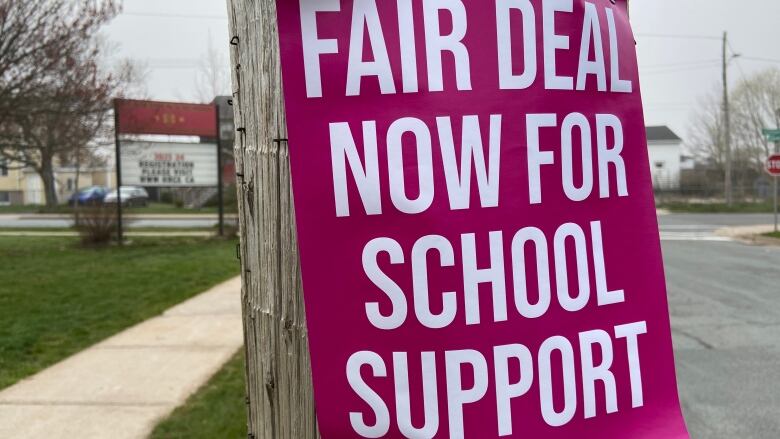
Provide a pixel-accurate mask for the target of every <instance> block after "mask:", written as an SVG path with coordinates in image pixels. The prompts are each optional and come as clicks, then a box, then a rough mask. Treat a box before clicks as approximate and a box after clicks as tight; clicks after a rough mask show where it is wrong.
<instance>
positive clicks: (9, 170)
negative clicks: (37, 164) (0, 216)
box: [0, 161, 24, 206]
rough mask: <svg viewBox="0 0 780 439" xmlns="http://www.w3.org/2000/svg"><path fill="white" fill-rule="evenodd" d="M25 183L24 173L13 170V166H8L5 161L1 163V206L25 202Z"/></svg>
mask: <svg viewBox="0 0 780 439" xmlns="http://www.w3.org/2000/svg"><path fill="white" fill-rule="evenodd" d="M23 182H24V176H23V175H22V171H20V170H18V169H13V164H10V163H9V164H8V165H7V166H6V164H5V162H4V161H0V206H7V205H17V204H22V203H23V202H24V195H23Z"/></svg>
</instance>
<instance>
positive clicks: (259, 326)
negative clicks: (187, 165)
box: [228, 0, 319, 439]
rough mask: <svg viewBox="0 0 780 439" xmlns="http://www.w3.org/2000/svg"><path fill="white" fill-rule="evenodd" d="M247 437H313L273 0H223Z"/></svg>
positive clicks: (308, 364)
mask: <svg viewBox="0 0 780 439" xmlns="http://www.w3.org/2000/svg"><path fill="white" fill-rule="evenodd" d="M228 18H229V20H230V35H231V41H230V49H231V54H230V57H231V61H232V64H233V78H232V79H233V111H234V113H235V121H236V128H237V130H238V132H237V133H236V142H235V159H236V172H237V174H238V175H237V186H238V199H239V202H238V205H239V216H240V224H241V231H240V235H241V252H240V254H241V265H242V302H243V315H244V340H245V345H246V359H247V369H246V375H247V395H248V396H247V405H248V409H249V413H248V415H249V418H248V427H249V437H250V438H254V439H316V438H318V437H319V433H318V431H317V423H316V418H315V414H314V401H313V395H312V384H311V366H310V362H309V348H308V341H307V333H306V322H305V314H304V306H303V291H302V287H301V280H300V269H299V265H298V246H297V237H296V232H295V217H294V213H293V212H294V211H293V202H292V192H291V188H290V167H289V166H290V165H289V161H288V149H287V127H286V122H285V115H284V106H283V98H282V81H281V72H280V61H279V35H278V31H277V27H276V0H228Z"/></svg>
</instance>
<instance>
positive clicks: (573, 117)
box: [330, 113, 628, 217]
mask: <svg viewBox="0 0 780 439" xmlns="http://www.w3.org/2000/svg"><path fill="white" fill-rule="evenodd" d="M489 119H490V120H489V124H490V129H489V136H488V139H483V138H482V134H481V131H480V123H481V122H480V119H479V117H478V116H464V117H463V125H462V133H461V139H460V151H459V155H460V166H459V165H458V160H457V158H456V157H457V155H458V154H456V141H455V136H454V133H453V129H452V121H451V118H450V117H437V118H436V132H437V133H438V142H439V145H440V147H441V158H442V165H443V167H444V169H443V171H444V175H445V177H446V178H445V180H446V186H447V187H446V190H447V195H448V198H449V206H450V209H451V210H461V209H468V208H470V207H471V192H472V191H471V182H472V179H474V177H476V181H477V184H478V189H479V198H480V200H479V201H480V205H481V206H482V207H483V208H488V207H497V206H498V202H499V200H498V198H499V197H498V193H499V192H498V190H499V178H500V168H501V150H502V149H503V145H502V129H501V128H502V117H501V116H500V115H491V116H490V118H489ZM592 119H595V120H591V119H589V118H588V117H586V116H585V115H583V114H580V113H571V114H569V115H567V116H565V117H564V118H563V120H562V121H561V122H560V125H559V122H558V120H559V117H558V115H556V114H528V115H527V116H526V121H525V122H526V132H527V139H526V148H520V149H521V150H527V152H528V194H529V197H530V203H531V204H539V203H541V202H542V183H541V181H542V176H541V174H542V171H543V169H544V168H545V167H547V166H549V165H553V164H554V163H555V156H556V154H555V152H559V155H560V158H559V160H560V161H561V166H560V167H557V168H559V169H560V171H559V172H560V173H561V182H562V185H563V190H564V192H565V194H566V196H567V197H568V198H569V199H570V200H572V201H584V200H586V199H587V198H588V197H590V195H591V194H592V193H593V192H594V191H595V186H596V181H595V176H594V171H593V169H594V162H595V167H596V169H597V170H598V171H597V172H598V195H599V197H600V198H609V197H610V195H611V192H610V173H611V172H613V173H614V177H615V180H616V184H617V193H618V195H619V196H621V197H625V196H628V187H627V184H626V167H625V163H624V161H623V157H622V156H621V153H622V152H623V143H624V140H623V126H622V124H621V122H620V119H618V118H617V117H616V116H614V115H611V114H597V115H595V117H594V118H592ZM362 125H363V127H362V128H363V133H362V134H363V145H362V148H361V149H360V150H362V155H363V158H361V154H360V153H359V152H358V151H359V149H358V146H357V142H356V141H355V136H354V134H353V132H352V127H351V126H350V125H349V123H347V122H337V123H331V124H330V146H331V163H332V171H333V185H334V194H335V203H336V215H337V216H339V217H346V216H350V213H351V210H350V203H349V195H348V189H347V188H348V185H347V183H348V178H347V177H348V176H347V169H349V170H350V174H351V177H352V181H353V182H354V184H355V186H357V190H358V193H359V194H360V199H361V201H362V204H363V209H364V210H365V212H366V214H368V215H380V214H382V197H381V188H382V185H381V183H380V172H379V163H380V159H379V141H378V133H377V127H376V122H375V121H365V122H363V124H362ZM593 125H595V131H596V142H595V145H594V144H593V140H592V135H591V134H592V132H593V130H594V127H593ZM550 129H557V130H558V132H559V136H558V137H557V138H556V139H555V141H554V142H553V143H552V144H550V145H542V143H541V141H540V136H541V133H542V132H543V131H546V130H550ZM431 131H432V130H431V128H429V127H428V125H427V124H426V123H425V122H424V121H422V120H420V119H417V118H412V117H405V118H401V119H398V120H396V121H395V122H393V123H392V124H391V125H390V127H389V128H388V130H387V133H386V137H385V139H386V140H385V142H384V145H383V148H382V150H383V152H384V151H386V153H387V157H386V163H387V167H388V178H389V181H388V182H387V190H389V192H390V199H391V201H392V203H393V206H394V207H395V208H396V209H398V211H400V212H403V213H407V214H419V213H422V212H425V211H426V210H428V208H430V207H431V205H432V204H433V201H434V194H435V187H436V184H435V179H434V168H433V139H432V136H431ZM610 134H611V137H610ZM406 137H411V138H413V139H414V147H415V153H416V157H415V158H416V160H415V162H416V167H414V166H411V165H407V164H406V163H405V162H404V156H405V155H406V154H405V153H404V145H403V142H402V139H404V138H406ZM575 139H576V140H579V144H580V145H581V148H580V149H581V150H582V152H581V154H580V157H575V155H574V149H575V148H574V145H575ZM485 145H487V146H488V147H487V153H485V149H484V146H485ZM558 145H560V146H558ZM543 146H544V147H543ZM407 157H408V155H407ZM383 162H384V161H383ZM472 165H473V166H472ZM554 168H555V167H554ZM577 168H580V169H582V182H581V183H579V184H577V183H576V182H575V169H577ZM472 173H474V174H475V175H472ZM413 178H414V179H417V182H418V185H417V186H418V187H419V193H418V194H417V196H416V197H414V198H412V197H410V196H409V195H408V194H407V190H406V182H407V181H409V180H410V179H413Z"/></svg>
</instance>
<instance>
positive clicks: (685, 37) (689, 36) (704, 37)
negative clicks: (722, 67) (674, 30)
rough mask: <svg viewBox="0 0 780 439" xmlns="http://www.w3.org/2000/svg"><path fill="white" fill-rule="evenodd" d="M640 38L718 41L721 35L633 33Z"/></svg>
mask: <svg viewBox="0 0 780 439" xmlns="http://www.w3.org/2000/svg"><path fill="white" fill-rule="evenodd" d="M635 35H636V36H638V37H642V38H674V39H681V40H717V41H720V39H721V37H717V36H714V35H692V34H658V33H638V34H635Z"/></svg>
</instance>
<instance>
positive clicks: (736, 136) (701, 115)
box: [689, 68, 780, 189]
mask: <svg viewBox="0 0 780 439" xmlns="http://www.w3.org/2000/svg"><path fill="white" fill-rule="evenodd" d="M719 90H720V89H713V91H711V92H710V93H708V94H707V95H705V96H704V97H703V98H702V99H701V100H700V103H699V108H698V110H697V111H696V113H695V114H694V119H693V124H692V127H691V130H690V132H689V147H690V149H691V152H692V153H693V154H694V155H695V156H696V158H697V159H698V160H699V161H700V162H703V163H706V164H708V165H709V167H710V168H712V169H717V170H721V171H722V170H723V169H724V163H725V148H724V139H723V137H724V129H723V116H722V115H723V106H722V105H721V101H722V97H721V96H720V91H719ZM729 99H730V102H731V111H732V114H731V131H732V133H731V135H732V164H733V169H734V179H735V180H736V181H737V182H738V183H739V184H741V186H742V187H743V189H747V188H748V187H749V186H751V185H752V182H753V180H754V179H755V178H756V176H758V175H761V172H762V168H763V163H764V160H765V159H766V157H767V156H768V155H769V154H770V153H771V150H772V145H771V144H770V143H768V142H767V141H766V139H765V137H764V135H763V133H762V130H763V129H764V128H773V127H779V126H780V114H778V112H777V109H778V108H780V69H777V68H771V69H768V70H765V71H762V72H759V73H757V74H754V75H751V76H748V77H745V78H743V79H742V80H740V81H739V82H738V83H737V85H736V87H734V88H733V90H732V92H731V95H730V97H729Z"/></svg>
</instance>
